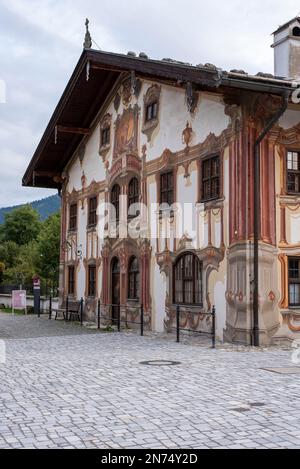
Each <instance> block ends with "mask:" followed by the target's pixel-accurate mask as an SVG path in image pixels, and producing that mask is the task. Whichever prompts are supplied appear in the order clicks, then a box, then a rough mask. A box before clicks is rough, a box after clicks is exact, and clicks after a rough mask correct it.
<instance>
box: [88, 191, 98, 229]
mask: <svg viewBox="0 0 300 469" xmlns="http://www.w3.org/2000/svg"><path fill="white" fill-rule="evenodd" d="M96 225H97V197H92V198H91V199H90V200H89V226H96Z"/></svg>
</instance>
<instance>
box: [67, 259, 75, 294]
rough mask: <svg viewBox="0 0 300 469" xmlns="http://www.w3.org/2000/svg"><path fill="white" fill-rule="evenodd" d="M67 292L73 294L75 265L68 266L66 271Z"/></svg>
mask: <svg viewBox="0 0 300 469" xmlns="http://www.w3.org/2000/svg"><path fill="white" fill-rule="evenodd" d="M68 294H69V295H74V294H75V267H74V266H70V267H69V271H68Z"/></svg>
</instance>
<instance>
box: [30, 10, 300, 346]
mask: <svg viewBox="0 0 300 469" xmlns="http://www.w3.org/2000/svg"><path fill="white" fill-rule="evenodd" d="M91 45H92V43H91V40H90V36H89V32H88V31H87V35H86V41H85V47H84V51H83V53H82V55H81V57H80V59H79V62H78V64H77V66H76V68H75V71H74V73H73V75H72V77H71V79H70V81H69V83H68V85H67V87H66V90H65V92H64V93H63V96H62V98H61V100H60V102H59V104H58V106H57V108H56V110H55V112H54V114H53V116H52V118H51V120H50V123H49V125H48V127H47V129H46V131H45V133H44V135H43V137H42V140H41V142H40V144H39V146H38V148H37V150H36V153H35V154H34V156H33V159H32V161H31V163H30V165H29V167H28V169H27V171H26V174H25V176H24V179H23V184H24V185H25V186H35V187H46V188H57V189H58V190H59V191H60V193H61V196H62V227H61V254H60V259H61V264H60V295H61V301H63V300H64V299H65V298H66V296H67V295H69V296H70V297H71V298H73V299H79V298H81V297H83V298H84V299H85V315H86V318H87V319H89V320H94V319H95V315H96V310H97V301H98V299H101V304H102V305H103V307H104V308H106V307H107V306H106V305H111V304H115V305H118V304H119V305H121V308H122V311H125V310H126V311H127V314H131V315H132V317H134V316H135V315H136V314H137V313H136V311H137V306H139V305H141V304H142V305H143V307H144V311H145V318H146V322H147V324H148V327H150V328H151V329H152V330H154V331H164V330H168V329H170V328H171V327H172V326H173V325H174V322H175V318H176V305H180V307H181V311H183V313H186V314H184V327H186V328H188V329H192V330H197V329H198V328H199V327H202V326H201V322H202V320H203V318H204V316H203V313H204V312H207V311H209V310H210V309H211V307H212V305H215V307H216V313H217V334H218V336H219V337H220V338H221V339H224V340H229V341H233V342H240V343H247V344H255V345H258V343H262V344H271V343H276V342H280V341H290V340H294V339H297V338H300V105H299V104H298V101H297V99H296V97H297V96H296V95H297V92H295V87H296V86H297V85H296V83H295V80H296V79H297V78H300V19H299V18H295V19H293V20H292V21H290V22H288V23H287V24H285V25H284V26H282V27H281V28H279V30H277V31H276V32H275V33H274V45H273V47H274V51H275V76H272V75H266V74H262V73H260V74H258V75H256V76H251V75H248V74H247V73H245V72H243V71H238V70H233V71H231V72H224V71H222V70H221V69H218V68H217V67H215V66H213V65H211V64H206V65H197V66H192V65H190V64H186V63H180V62H177V61H174V60H171V59H163V60H162V61H156V60H151V59H149V58H148V57H147V56H146V55H145V54H144V53H141V54H140V55H139V56H136V55H135V54H134V53H131V52H130V53H128V55H118V54H112V53H106V52H101V51H96V50H92V49H91ZM107 311H110V314H112V315H114V314H115V311H114V308H110V309H108V310H107ZM128 312H129V313H128Z"/></svg>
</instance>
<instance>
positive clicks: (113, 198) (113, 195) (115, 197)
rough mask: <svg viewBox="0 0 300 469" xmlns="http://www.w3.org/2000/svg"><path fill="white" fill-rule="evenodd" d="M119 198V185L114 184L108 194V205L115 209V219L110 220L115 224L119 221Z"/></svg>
mask: <svg viewBox="0 0 300 469" xmlns="http://www.w3.org/2000/svg"><path fill="white" fill-rule="evenodd" d="M120 196H121V187H120V185H119V184H114V186H113V187H112V189H111V192H110V203H111V204H112V205H113V206H114V207H115V213H116V218H115V219H114V218H112V221H114V222H116V223H119V221H120Z"/></svg>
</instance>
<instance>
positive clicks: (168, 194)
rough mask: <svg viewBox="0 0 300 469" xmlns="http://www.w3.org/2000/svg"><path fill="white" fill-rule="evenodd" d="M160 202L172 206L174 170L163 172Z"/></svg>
mask: <svg viewBox="0 0 300 469" xmlns="http://www.w3.org/2000/svg"><path fill="white" fill-rule="evenodd" d="M160 203H161V204H168V205H170V207H171V206H172V205H173V203H174V175H173V171H170V172H168V173H164V174H161V176H160Z"/></svg>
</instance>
